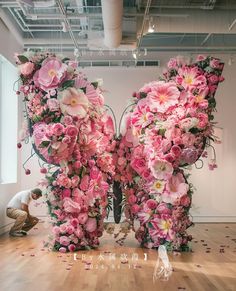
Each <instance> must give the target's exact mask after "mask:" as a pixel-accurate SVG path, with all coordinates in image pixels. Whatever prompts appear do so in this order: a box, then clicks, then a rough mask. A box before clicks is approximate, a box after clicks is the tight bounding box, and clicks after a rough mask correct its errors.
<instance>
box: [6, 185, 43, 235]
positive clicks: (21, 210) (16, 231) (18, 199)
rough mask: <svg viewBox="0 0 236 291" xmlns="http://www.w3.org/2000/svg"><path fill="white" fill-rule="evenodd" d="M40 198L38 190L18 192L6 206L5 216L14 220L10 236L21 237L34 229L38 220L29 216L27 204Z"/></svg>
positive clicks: (40, 193)
mask: <svg viewBox="0 0 236 291" xmlns="http://www.w3.org/2000/svg"><path fill="white" fill-rule="evenodd" d="M41 196H42V191H41V190H40V189H38V188H36V189H33V190H25V191H21V192H18V193H17V194H16V195H15V196H14V197H12V199H11V200H10V202H9V203H8V205H7V216H8V217H10V218H13V219H15V220H16V221H15V224H14V225H13V226H12V228H11V230H10V232H9V234H10V235H11V236H17V237H22V236H24V235H26V234H27V231H29V230H30V229H31V228H32V227H34V226H35V225H36V224H37V223H38V221H39V219H38V218H37V217H34V216H32V215H30V213H29V203H30V202H31V201H32V199H33V200H37V199H39V198H40V197H41Z"/></svg>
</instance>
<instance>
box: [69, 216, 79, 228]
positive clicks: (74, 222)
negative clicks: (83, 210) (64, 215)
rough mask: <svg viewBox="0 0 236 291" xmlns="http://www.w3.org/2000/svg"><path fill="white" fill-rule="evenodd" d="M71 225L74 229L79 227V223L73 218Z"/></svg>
mask: <svg viewBox="0 0 236 291" xmlns="http://www.w3.org/2000/svg"><path fill="white" fill-rule="evenodd" d="M70 223H71V225H72V226H73V227H76V226H77V225H78V223H79V221H78V219H77V218H72V219H71V221H70Z"/></svg>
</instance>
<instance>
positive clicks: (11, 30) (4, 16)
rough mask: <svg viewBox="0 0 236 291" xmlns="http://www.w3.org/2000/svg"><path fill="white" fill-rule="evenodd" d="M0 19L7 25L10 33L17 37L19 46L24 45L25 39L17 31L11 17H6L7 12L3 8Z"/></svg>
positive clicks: (0, 10) (0, 11)
mask: <svg viewBox="0 0 236 291" xmlns="http://www.w3.org/2000/svg"><path fill="white" fill-rule="evenodd" d="M0 18H1V19H2V21H3V22H4V23H5V24H6V26H7V27H8V29H9V30H10V32H11V33H12V34H13V35H14V36H15V38H16V40H17V41H18V42H19V44H21V45H24V40H23V37H22V36H21V34H20V33H19V31H18V30H17V29H16V26H15V25H14V24H13V23H12V22H11V21H10V20H9V17H8V16H7V15H6V13H5V11H4V10H3V9H2V8H0Z"/></svg>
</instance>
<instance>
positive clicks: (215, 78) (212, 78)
mask: <svg viewBox="0 0 236 291" xmlns="http://www.w3.org/2000/svg"><path fill="white" fill-rule="evenodd" d="M209 82H210V83H211V84H217V83H218V82H219V78H218V76H217V75H211V76H210V78H209Z"/></svg>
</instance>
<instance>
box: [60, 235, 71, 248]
mask: <svg viewBox="0 0 236 291" xmlns="http://www.w3.org/2000/svg"><path fill="white" fill-rule="evenodd" d="M59 242H60V244H61V245H63V246H68V245H69V244H70V239H69V238H68V237H67V236H65V235H62V236H60V240H59Z"/></svg>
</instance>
